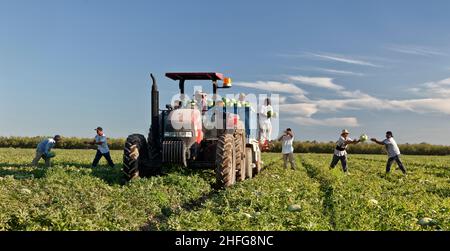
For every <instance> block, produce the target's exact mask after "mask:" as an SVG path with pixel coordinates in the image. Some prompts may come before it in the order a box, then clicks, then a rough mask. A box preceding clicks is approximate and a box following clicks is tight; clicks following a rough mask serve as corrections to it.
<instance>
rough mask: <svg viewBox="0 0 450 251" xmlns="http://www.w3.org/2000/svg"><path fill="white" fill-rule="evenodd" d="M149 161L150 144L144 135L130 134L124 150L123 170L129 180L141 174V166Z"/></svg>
mask: <svg viewBox="0 0 450 251" xmlns="http://www.w3.org/2000/svg"><path fill="white" fill-rule="evenodd" d="M145 162H148V146H147V141H146V140H145V137H144V135H140V134H133V135H130V136H128V138H127V140H126V142H125V148H124V150H123V172H124V173H125V175H126V178H127V179H128V180H131V179H133V178H136V177H138V176H139V171H140V166H141V165H142V164H143V163H145Z"/></svg>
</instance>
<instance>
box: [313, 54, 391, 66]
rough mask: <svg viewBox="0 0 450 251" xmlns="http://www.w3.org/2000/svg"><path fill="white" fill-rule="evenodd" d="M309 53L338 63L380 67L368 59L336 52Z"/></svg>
mask: <svg viewBox="0 0 450 251" xmlns="http://www.w3.org/2000/svg"><path fill="white" fill-rule="evenodd" d="M310 55H311V56H313V57H316V58H319V59H323V60H328V61H335V62H340V63H346V64H353V65H362V66H370V67H382V66H380V65H376V64H374V63H371V62H368V61H363V60H359V59H354V58H351V57H348V56H343V55H338V54H325V53H321V54H317V53H310Z"/></svg>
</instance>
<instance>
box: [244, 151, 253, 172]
mask: <svg viewBox="0 0 450 251" xmlns="http://www.w3.org/2000/svg"><path fill="white" fill-rule="evenodd" d="M245 178H247V179H251V178H253V151H252V149H251V148H250V147H247V148H245Z"/></svg>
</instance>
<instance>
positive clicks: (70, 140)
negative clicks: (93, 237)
mask: <svg viewBox="0 0 450 251" xmlns="http://www.w3.org/2000/svg"><path fill="white" fill-rule="evenodd" d="M44 138H46V137H0V148H10V147H12V148H36V146H37V144H38V143H39V142H40V141H41V140H42V139H44ZM85 141H92V138H76V137H67V138H66V137H65V138H63V141H62V142H61V143H60V144H59V145H58V147H57V148H60V149H94V148H95V146H91V145H87V144H85V143H84V142H85ZM108 144H109V147H110V149H111V150H122V149H123V147H124V145H125V139H122V138H118V139H113V138H111V139H109V140H108ZM399 147H400V150H401V152H402V154H407V155H450V146H443V145H431V144H427V143H421V144H402V145H399ZM334 148H335V143H334V142H316V141H296V142H294V151H295V152H296V153H333V151H334ZM271 151H272V152H281V143H280V142H274V143H273V145H272V148H271ZM348 152H349V153H354V154H385V153H386V151H385V149H384V147H383V146H380V145H376V144H373V143H362V144H358V145H352V146H349V148H348Z"/></svg>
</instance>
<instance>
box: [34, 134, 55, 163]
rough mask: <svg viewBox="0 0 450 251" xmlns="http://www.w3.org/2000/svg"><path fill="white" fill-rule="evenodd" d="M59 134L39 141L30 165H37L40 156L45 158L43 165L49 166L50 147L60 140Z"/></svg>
mask: <svg viewBox="0 0 450 251" xmlns="http://www.w3.org/2000/svg"><path fill="white" fill-rule="evenodd" d="M61 139H62V138H61V136H59V135H55V137H53V138H49V139H45V140H43V141H41V142H40V143H39V144H38V146H37V148H36V156H35V157H34V159H33V162H32V165H33V166H37V165H38V163H39V160H40V159H41V158H42V159H44V160H45V166H46V167H50V166H51V161H50V160H51V158H52V157H51V154H50V151H51V150H52V148H53V147H54V146H55V145H56V144H57V143H58V142H60V141H61Z"/></svg>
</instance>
